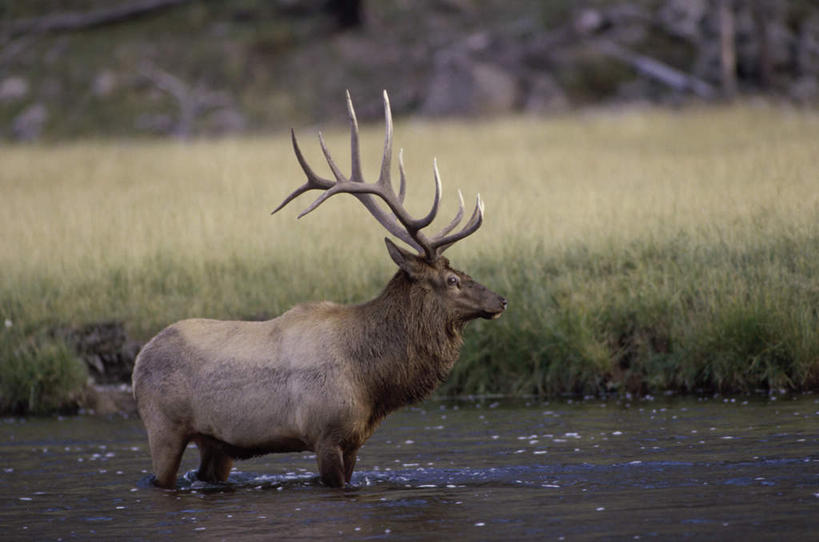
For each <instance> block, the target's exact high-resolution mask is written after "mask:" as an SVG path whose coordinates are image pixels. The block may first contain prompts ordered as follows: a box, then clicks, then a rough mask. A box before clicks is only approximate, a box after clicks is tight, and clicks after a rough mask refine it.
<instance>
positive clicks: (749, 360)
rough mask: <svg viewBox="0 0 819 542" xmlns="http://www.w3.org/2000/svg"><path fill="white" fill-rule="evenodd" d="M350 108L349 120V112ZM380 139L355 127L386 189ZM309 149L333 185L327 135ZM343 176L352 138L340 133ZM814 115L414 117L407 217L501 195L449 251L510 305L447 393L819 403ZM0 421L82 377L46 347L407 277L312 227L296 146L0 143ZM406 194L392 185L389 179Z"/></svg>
mask: <svg viewBox="0 0 819 542" xmlns="http://www.w3.org/2000/svg"><path fill="white" fill-rule="evenodd" d="M339 107H343V104H341V103H340V104H339ZM382 132H383V129H382V127H381V126H377V125H374V126H370V127H366V128H365V129H363V133H362V137H363V144H364V149H363V162H364V171H365V175H369V176H370V177H373V176H375V175H376V174H377V171H378V167H379V163H378V162H379V159H380V153H381V138H382V136H383V133H382ZM298 133H299V134H300V141H301V142H302V147H303V148H304V150H305V153H306V155H307V157H308V159H309V160H310V161H311V163H314V164H316V166H317V170H319V171H326V168H325V167H324V166H323V160H322V159H321V153H320V151H319V148H318V144H317V143H316V141H315V138H314V134H315V130H314V129H312V128H301V129H300V130H299V131H298ZM327 139H328V143H329V146H330V148H331V149H333V150H335V155H336V156H337V158H338V159H339V162H341V163H342V164H343V165H344V167H345V168H346V164H348V163H349V159H348V157H347V149H348V146H347V145H348V143H347V133H346V130H345V129H344V128H343V127H338V128H337V129H329V130H327ZM817 141H819V115H817V114H816V113H810V112H805V111H796V110H790V109H786V110H783V109H776V108H769V107H752V106H741V107H735V108H727V109H693V110H686V111H684V112H668V111H652V110H648V111H631V112H625V113H623V112H596V113H585V114H578V115H573V116H566V117H564V118H550V119H545V120H544V119H534V118H522V117H521V118H502V119H496V120H492V121H485V122H480V123H473V122H456V121H450V122H441V123H436V122H429V121H423V122H421V121H411V120H407V121H403V122H402V121H400V120H399V122H398V123H397V125H396V147H399V146H400V147H404V148H405V153H404V154H405V162H406V166H407V171H408V176H409V183H410V186H409V196H408V205H409V207H410V209H411V210H413V211H414V212H416V213H418V214H420V213H421V212H424V211H425V210H426V208H427V206H428V204H429V200H430V197H431V193H432V158H433V156H437V157H438V161H439V167H440V170H441V174H442V178H443V183H444V201H443V208H442V211H441V214H440V216H441V222H444V221H445V220H448V219H449V217H450V216H451V215H452V214H453V213H454V210H455V205H456V200H457V198H456V196H455V194H456V191H457V189H458V188H461V189H462V190H463V192H464V196H465V198H466V199H467V201H468V202H471V201H473V198H474V196H475V193H476V192H480V193H481V196H482V198H483V199H484V200H485V201H486V218H485V222H484V225H483V227H482V229H481V230H480V231H479V232H478V233H477V234H475V235H474V236H472V237H470V238H469V239H468V240H466V241H464V242H462V243H460V244H459V245H456V246H455V247H454V248H452V249H451V250H450V251H449V252H448V253H447V255H448V256H450V258H451V259H452V260H453V262H454V264H455V265H456V266H457V267H459V268H461V269H464V270H466V271H467V272H469V273H470V274H472V275H473V276H474V277H475V278H477V279H478V280H479V281H481V282H483V283H484V284H486V285H487V286H489V287H490V288H492V289H494V290H495V291H498V292H499V293H503V294H504V295H506V296H507V297H508V298H509V300H510V309H509V311H508V312H507V314H506V315H505V316H504V317H503V318H501V319H500V320H498V321H492V322H477V323H476V324H474V325H472V326H471V327H470V328H469V330H468V335H467V341H466V345H465V348H464V351H463V354H462V356H461V361H460V362H459V364H458V365H456V368H455V371H454V372H453V374H452V376H451V379H450V380H449V382H448V383H447V384H446V385H445V387H444V391H445V392H447V393H511V394H529V393H538V394H544V395H548V394H555V393H563V392H573V393H599V392H625V391H629V392H638V393H656V392H660V391H662V390H679V391H697V390H704V391H714V390H716V391H724V392H744V391H752V390H755V389H782V388H784V389H808V388H814V389H815V388H816V387H817V386H819V325H818V324H819V316H817V308H819V153H817V145H816V142H817ZM0 164H2V167H0V194H2V198H0V209H2V213H0V247H2V250H1V251H0V270H1V271H0V321H2V322H4V323H5V325H4V327H2V328H0V337H1V338H2V340H1V341H0V356H2V357H0V409H5V410H9V409H16V410H18V411H19V410H31V411H38V410H49V409H53V408H55V406H57V405H59V404H61V403H62V402H66V401H70V400H71V397H72V396H73V394H74V393H75V391H76V389H77V387H79V386H81V384H82V382H83V380H84V373H83V371H82V368H81V367H79V365H78V362H77V360H76V356H75V355H74V354H73V353H72V352H71V349H70V348H69V347H68V346H67V345H65V344H63V343H61V342H60V340H59V339H57V338H55V333H54V330H55V329H57V328H60V327H65V326H75V325H81V324H86V323H91V322H98V321H104V320H120V321H123V322H125V323H126V325H127V329H128V332H129V334H130V335H131V336H132V337H135V338H137V339H140V340H145V339H147V338H149V337H150V336H151V335H152V334H153V333H155V332H156V331H158V330H159V329H161V328H162V327H164V326H165V325H167V324H169V323H171V322H173V321H175V320H178V319H181V318H185V317H192V316H205V317H214V318H248V317H258V316H274V315H276V314H278V313H280V312H282V311H284V310H286V309H287V308H288V307H290V306H291V305H293V304H295V303H298V302H300V301H306V300H317V299H330V300H334V301H339V302H358V301H363V300H366V299H368V298H371V297H374V296H375V295H376V294H377V293H378V292H379V291H380V289H381V288H382V287H383V285H384V284H386V281H387V280H388V278H389V276H390V275H391V274H392V272H393V264H392V263H391V261H390V260H389V258H388V256H387V253H386V250H385V249H384V245H383V241H382V238H383V236H384V233H383V232H382V230H381V229H380V227H379V226H377V224H376V223H375V221H374V220H373V219H372V218H371V217H369V215H367V213H366V212H364V211H363V208H361V207H360V205H359V204H358V203H357V202H356V201H355V200H353V199H352V198H347V197H339V198H334V201H332V202H328V203H327V204H325V205H323V206H322V208H321V209H320V210H319V211H317V212H315V213H313V214H311V215H309V216H308V217H305V218H304V219H301V220H296V215H297V214H298V212H299V211H300V210H301V209H303V208H304V207H306V206H307V204H308V203H309V201H311V199H310V197H309V195H306V196H302V198H301V199H300V200H297V201H295V202H293V203H291V204H290V206H289V207H288V208H287V209H285V210H284V211H282V212H281V213H279V214H277V215H274V216H270V211H271V210H272V209H273V208H274V207H275V206H276V205H277V204H278V203H279V201H280V200H281V199H282V198H283V197H284V196H285V195H286V194H287V193H288V192H289V191H290V190H291V189H293V188H294V187H295V186H297V185H298V184H300V183H301V182H302V181H303V176H302V174H301V171H300V169H299V167H298V164H297V163H296V161H295V159H294V157H293V155H292V151H291V149H290V145H289V139H288V137H287V135H286V134H282V135H281V136H279V137H270V138H258V139H230V140H219V141H202V142H195V143H192V144H178V143H174V142H170V141H155V142H144V141H120V142H96V141H84V142H81V143H76V144H62V145H53V146H51V145H50V146H22V147H0ZM396 176H397V175H396Z"/></svg>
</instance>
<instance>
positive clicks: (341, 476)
mask: <svg viewBox="0 0 819 542" xmlns="http://www.w3.org/2000/svg"><path fill="white" fill-rule="evenodd" d="M316 452H317V453H316V460H317V461H318V469H319V476H320V477H321V482H322V483H323V484H324V485H326V486H329V487H344V480H345V473H344V459H343V456H342V452H341V446H339V445H338V444H324V445H322V446H320V447H319V448H318V450H317V451H316Z"/></svg>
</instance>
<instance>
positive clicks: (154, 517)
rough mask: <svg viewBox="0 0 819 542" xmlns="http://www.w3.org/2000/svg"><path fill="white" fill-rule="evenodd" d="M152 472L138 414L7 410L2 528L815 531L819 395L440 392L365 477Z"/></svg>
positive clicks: (218, 534)
mask: <svg viewBox="0 0 819 542" xmlns="http://www.w3.org/2000/svg"><path fill="white" fill-rule="evenodd" d="M197 459H198V453H197V452H196V450H194V449H193V448H191V449H189V450H188V451H187V452H186V453H185V457H184V460H183V464H182V468H181V469H180V474H181V475H182V479H181V480H180V489H179V490H176V491H166V490H160V489H156V488H154V487H153V486H151V485H150V483H149V478H150V457H149V455H148V451H147V441H146V438H145V433H144V430H143V429H142V425H141V423H140V422H139V420H137V419H124V418H122V417H119V416H116V417H111V418H104V417H95V416H79V417H69V418H45V419H37V418H29V419H5V420H2V421H0V487H2V496H0V532H2V536H0V538H2V539H3V540H68V539H79V540H87V539H92V538H97V539H105V540H112V539H133V540H154V539H156V538H157V537H163V538H165V537H172V538H174V539H187V538H193V537H196V538H198V539H202V540H274V539H286V540H299V539H302V540H317V539H340V538H344V539H348V540H373V539H377V540H446V539H447V538H449V539H452V540H454V539H457V540H509V541H511V540H578V539H589V538H595V539H602V540H608V539H610V540H626V539H628V540H632V539H644V538H657V539H662V540H667V539H683V538H696V539H697V540H701V539H720V540H728V539H739V538H740V537H745V538H747V539H753V540H756V539H771V540H807V539H810V538H812V537H813V539H814V540H816V539H817V538H816V537H817V536H819V535H817V533H819V396H816V395H802V396H798V397H784V396H778V397H767V396H766V397H737V398H721V397H716V398H714V397H709V398H699V399H697V398H666V397H663V398H656V399H652V398H648V399H633V400H599V399H592V400H584V401H557V402H555V401H552V402H543V401H537V400H530V401H521V400H516V401H511V400H492V399H483V400H472V401H467V400H459V401H428V402H425V403H423V404H422V405H420V406H419V407H416V408H410V409H405V410H403V411H401V412H397V413H395V414H393V415H392V416H391V417H389V418H388V419H387V420H386V421H385V422H384V424H382V426H381V427H380V428H379V429H378V430H377V431H376V433H375V435H374V436H373V437H372V438H371V439H370V440H369V441H368V442H367V444H366V445H365V446H364V447H363V448H362V450H361V452H360V455H359V463H358V466H357V468H356V472H355V474H354V476H353V480H352V484H351V485H350V486H349V487H347V488H346V489H343V490H334V489H329V488H325V487H323V486H321V484H320V483H319V482H318V479H317V474H316V465H315V458H314V457H313V456H312V455H311V454H306V453H304V454H282V455H268V456H264V457H260V458H255V459H252V460H248V461H242V462H237V463H236V469H235V471H234V472H233V473H232V474H231V476H230V480H229V483H228V484H226V485H222V486H218V485H206V484H203V483H201V482H198V481H196V480H195V479H194V477H193V471H194V470H195V468H196V463H197Z"/></svg>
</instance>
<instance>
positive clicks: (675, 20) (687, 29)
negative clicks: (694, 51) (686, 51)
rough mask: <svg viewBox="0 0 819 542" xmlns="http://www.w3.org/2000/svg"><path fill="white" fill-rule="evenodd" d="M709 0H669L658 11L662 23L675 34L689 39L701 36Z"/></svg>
mask: <svg viewBox="0 0 819 542" xmlns="http://www.w3.org/2000/svg"><path fill="white" fill-rule="evenodd" d="M707 13H708V0H668V1H667V2H665V4H663V6H662V7H661V8H660V9H659V10H658V12H657V20H658V21H659V23H660V25H661V26H662V27H663V28H664V29H665V30H666V31H667V32H668V33H669V34H672V35H674V36H679V37H683V38H686V39H689V40H692V41H694V40H697V39H699V38H700V34H701V25H702V21H703V18H704V17H705V16H706V14H707Z"/></svg>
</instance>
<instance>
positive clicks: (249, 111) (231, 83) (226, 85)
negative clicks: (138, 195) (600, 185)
mask: <svg viewBox="0 0 819 542" xmlns="http://www.w3.org/2000/svg"><path fill="white" fill-rule="evenodd" d="M384 88H386V89H388V90H389V91H390V96H391V100H392V105H393V111H394V114H395V115H396V116H398V117H400V116H402V115H425V116H431V117H440V116H468V117H476V116H486V115H497V114H507V113H527V114H528V113H535V114H542V113H558V114H559V113H561V112H564V111H568V110H572V109H575V108H582V107H589V106H602V107H615V106H620V105H624V104H627V105H631V104H662V105H674V106H676V105H680V104H685V103H688V102H691V101H696V102H711V101H718V100H723V101H727V100H732V99H735V98H737V97H742V98H745V99H747V97H753V98H757V97H764V98H765V99H766V100H772V101H777V102H787V103H792V104H797V105H800V106H808V107H813V106H815V105H816V104H817V103H819V3H817V2H816V1H815V0H618V1H604V0H584V1H583V0H581V1H570V0H548V1H546V0H381V1H374V0H235V1H226V0H26V1H20V0H0V141H7V142H8V141H33V140H60V139H67V138H75V137H81V138H88V137H92V138H94V137H107V136H119V137H122V136H124V137H141V136H155V135H168V136H174V137H178V138H190V137H202V136H205V137H208V136H219V135H225V134H242V133H260V132H269V131H271V130H281V129H285V128H287V127H289V126H294V125H303V124H310V123H317V122H328V121H343V117H342V115H344V109H343V108H342V107H339V106H338V103H339V99H341V97H342V96H343V92H344V90H345V89H350V91H351V92H352V94H353V96H354V98H355V99H356V103H357V104H359V105H358V113H359V116H360V117H361V118H363V119H365V120H366V119H371V118H374V117H379V116H380V115H381V104H380V96H379V94H380V92H381V89H384Z"/></svg>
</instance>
